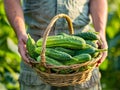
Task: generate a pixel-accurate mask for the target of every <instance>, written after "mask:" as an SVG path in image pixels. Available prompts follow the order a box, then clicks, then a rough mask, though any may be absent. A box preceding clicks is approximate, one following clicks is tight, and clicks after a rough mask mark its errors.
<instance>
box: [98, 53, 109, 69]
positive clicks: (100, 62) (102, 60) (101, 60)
mask: <svg viewBox="0 0 120 90" xmlns="http://www.w3.org/2000/svg"><path fill="white" fill-rule="evenodd" d="M106 57H107V52H106V51H105V52H104V53H103V54H102V57H101V58H100V60H99V61H98V62H97V64H96V67H99V66H100V65H101V64H102V63H103V62H104V60H105V58H106Z"/></svg>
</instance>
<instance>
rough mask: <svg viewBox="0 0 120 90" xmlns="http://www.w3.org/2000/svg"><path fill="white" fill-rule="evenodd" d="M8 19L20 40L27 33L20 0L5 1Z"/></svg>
mask: <svg viewBox="0 0 120 90" xmlns="http://www.w3.org/2000/svg"><path fill="white" fill-rule="evenodd" d="M4 5H5V11H6V15H7V18H8V20H9V22H10V24H11V26H12V27H13V29H14V31H15V33H16V35H17V37H18V39H19V38H20V37H21V35H24V34H25V33H26V30H25V23H24V16H23V11H22V8H21V4H20V0H4Z"/></svg>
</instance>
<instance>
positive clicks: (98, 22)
mask: <svg viewBox="0 0 120 90" xmlns="http://www.w3.org/2000/svg"><path fill="white" fill-rule="evenodd" d="M90 14H91V17H92V21H93V25H94V28H95V30H96V31H98V32H100V34H103V36H105V29H106V21H107V0H90Z"/></svg>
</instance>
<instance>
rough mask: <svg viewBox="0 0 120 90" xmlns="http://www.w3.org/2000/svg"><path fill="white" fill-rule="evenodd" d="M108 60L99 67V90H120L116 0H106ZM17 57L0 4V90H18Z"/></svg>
mask: <svg viewBox="0 0 120 90" xmlns="http://www.w3.org/2000/svg"><path fill="white" fill-rule="evenodd" d="M106 34H107V42H108V45H109V49H108V57H107V58H106V60H105V61H104V62H103V63H102V65H101V66H100V71H101V74H102V78H101V84H102V88H103V90H120V0H108V22H107V29H106ZM20 60H21V58H20V55H19V53H18V51H17V38H16V35H15V33H14V31H13V29H12V28H11V27H10V25H9V23H8V21H7V19H6V15H5V12H4V5H3V0H0V90H19V83H18V77H19V71H20V65H19V64H20Z"/></svg>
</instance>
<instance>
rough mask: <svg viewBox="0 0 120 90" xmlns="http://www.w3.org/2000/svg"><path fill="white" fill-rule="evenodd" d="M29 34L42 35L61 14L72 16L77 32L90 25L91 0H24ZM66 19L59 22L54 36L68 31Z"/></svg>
mask: <svg viewBox="0 0 120 90" xmlns="http://www.w3.org/2000/svg"><path fill="white" fill-rule="evenodd" d="M23 9H24V15H25V21H26V23H27V25H28V32H31V33H34V34H42V33H43V32H44V30H45V29H46V27H47V26H48V24H49V23H50V21H51V19H52V18H53V17H54V16H55V15H57V14H60V13H64V14H67V15H69V16H70V18H71V20H72V23H73V26H74V30H75V32H78V31H79V30H80V29H81V28H84V27H85V26H86V25H88V24H89V21H90V19H89V0H23ZM67 29H68V25H67V22H66V21H65V19H63V18H62V19H59V20H57V22H56V24H55V25H54V30H53V31H52V33H53V34H57V33H60V32H66V31H68V30H67ZM41 32H42V33H41Z"/></svg>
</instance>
